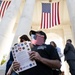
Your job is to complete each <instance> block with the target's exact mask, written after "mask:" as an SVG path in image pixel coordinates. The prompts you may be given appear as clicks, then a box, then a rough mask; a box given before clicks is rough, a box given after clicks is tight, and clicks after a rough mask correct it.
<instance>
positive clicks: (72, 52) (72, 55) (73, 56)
mask: <svg viewBox="0 0 75 75" xmlns="http://www.w3.org/2000/svg"><path fill="white" fill-rule="evenodd" d="M64 55H65V60H75V49H74V46H73V45H72V44H70V43H67V44H66V46H65V48H64Z"/></svg>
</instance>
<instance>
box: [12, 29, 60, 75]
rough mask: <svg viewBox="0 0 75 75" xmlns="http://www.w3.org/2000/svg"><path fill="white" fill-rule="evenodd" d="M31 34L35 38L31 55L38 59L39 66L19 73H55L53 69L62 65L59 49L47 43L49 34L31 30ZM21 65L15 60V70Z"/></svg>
mask: <svg viewBox="0 0 75 75" xmlns="http://www.w3.org/2000/svg"><path fill="white" fill-rule="evenodd" d="M32 35H34V36H35V38H34V37H32ZM30 36H31V37H32V38H34V39H35V40H33V39H31V42H32V44H33V48H32V51H31V52H30V53H29V55H30V59H31V60H35V61H36V64H37V66H35V67H33V68H30V69H28V70H25V71H22V72H20V73H19V75H53V71H52V69H53V68H60V67H61V64H60V58H59V56H58V53H57V51H56V50H55V48H54V47H53V46H51V45H46V44H45V41H46V39H47V36H46V34H45V33H44V32H43V31H37V32H36V31H33V30H31V31H30ZM40 39H41V40H40ZM33 41H34V42H33ZM19 67H20V64H19V63H18V62H15V61H14V62H13V68H14V70H17V69H18V68H19Z"/></svg>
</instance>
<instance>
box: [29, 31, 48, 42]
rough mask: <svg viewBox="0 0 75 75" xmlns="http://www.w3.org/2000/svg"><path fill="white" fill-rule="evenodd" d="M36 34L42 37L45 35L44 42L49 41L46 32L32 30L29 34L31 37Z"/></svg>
mask: <svg viewBox="0 0 75 75" xmlns="http://www.w3.org/2000/svg"><path fill="white" fill-rule="evenodd" d="M36 33H39V34H41V35H44V41H45V40H46V39H47V36H46V33H45V32H43V31H34V30H31V31H30V32H29V35H30V36H31V34H34V35H35V34H36Z"/></svg>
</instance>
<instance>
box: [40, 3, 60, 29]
mask: <svg viewBox="0 0 75 75" xmlns="http://www.w3.org/2000/svg"><path fill="white" fill-rule="evenodd" d="M59 24H60V18H59V2H55V3H42V18H41V29H47V28H51V27H54V26H56V25H59Z"/></svg>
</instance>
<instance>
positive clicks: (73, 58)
mask: <svg viewBox="0 0 75 75" xmlns="http://www.w3.org/2000/svg"><path fill="white" fill-rule="evenodd" d="M64 55H65V60H66V61H67V63H68V65H69V70H70V73H71V75H75V49H74V46H73V45H72V40H71V39H68V40H67V42H66V45H65V48H64Z"/></svg>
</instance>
